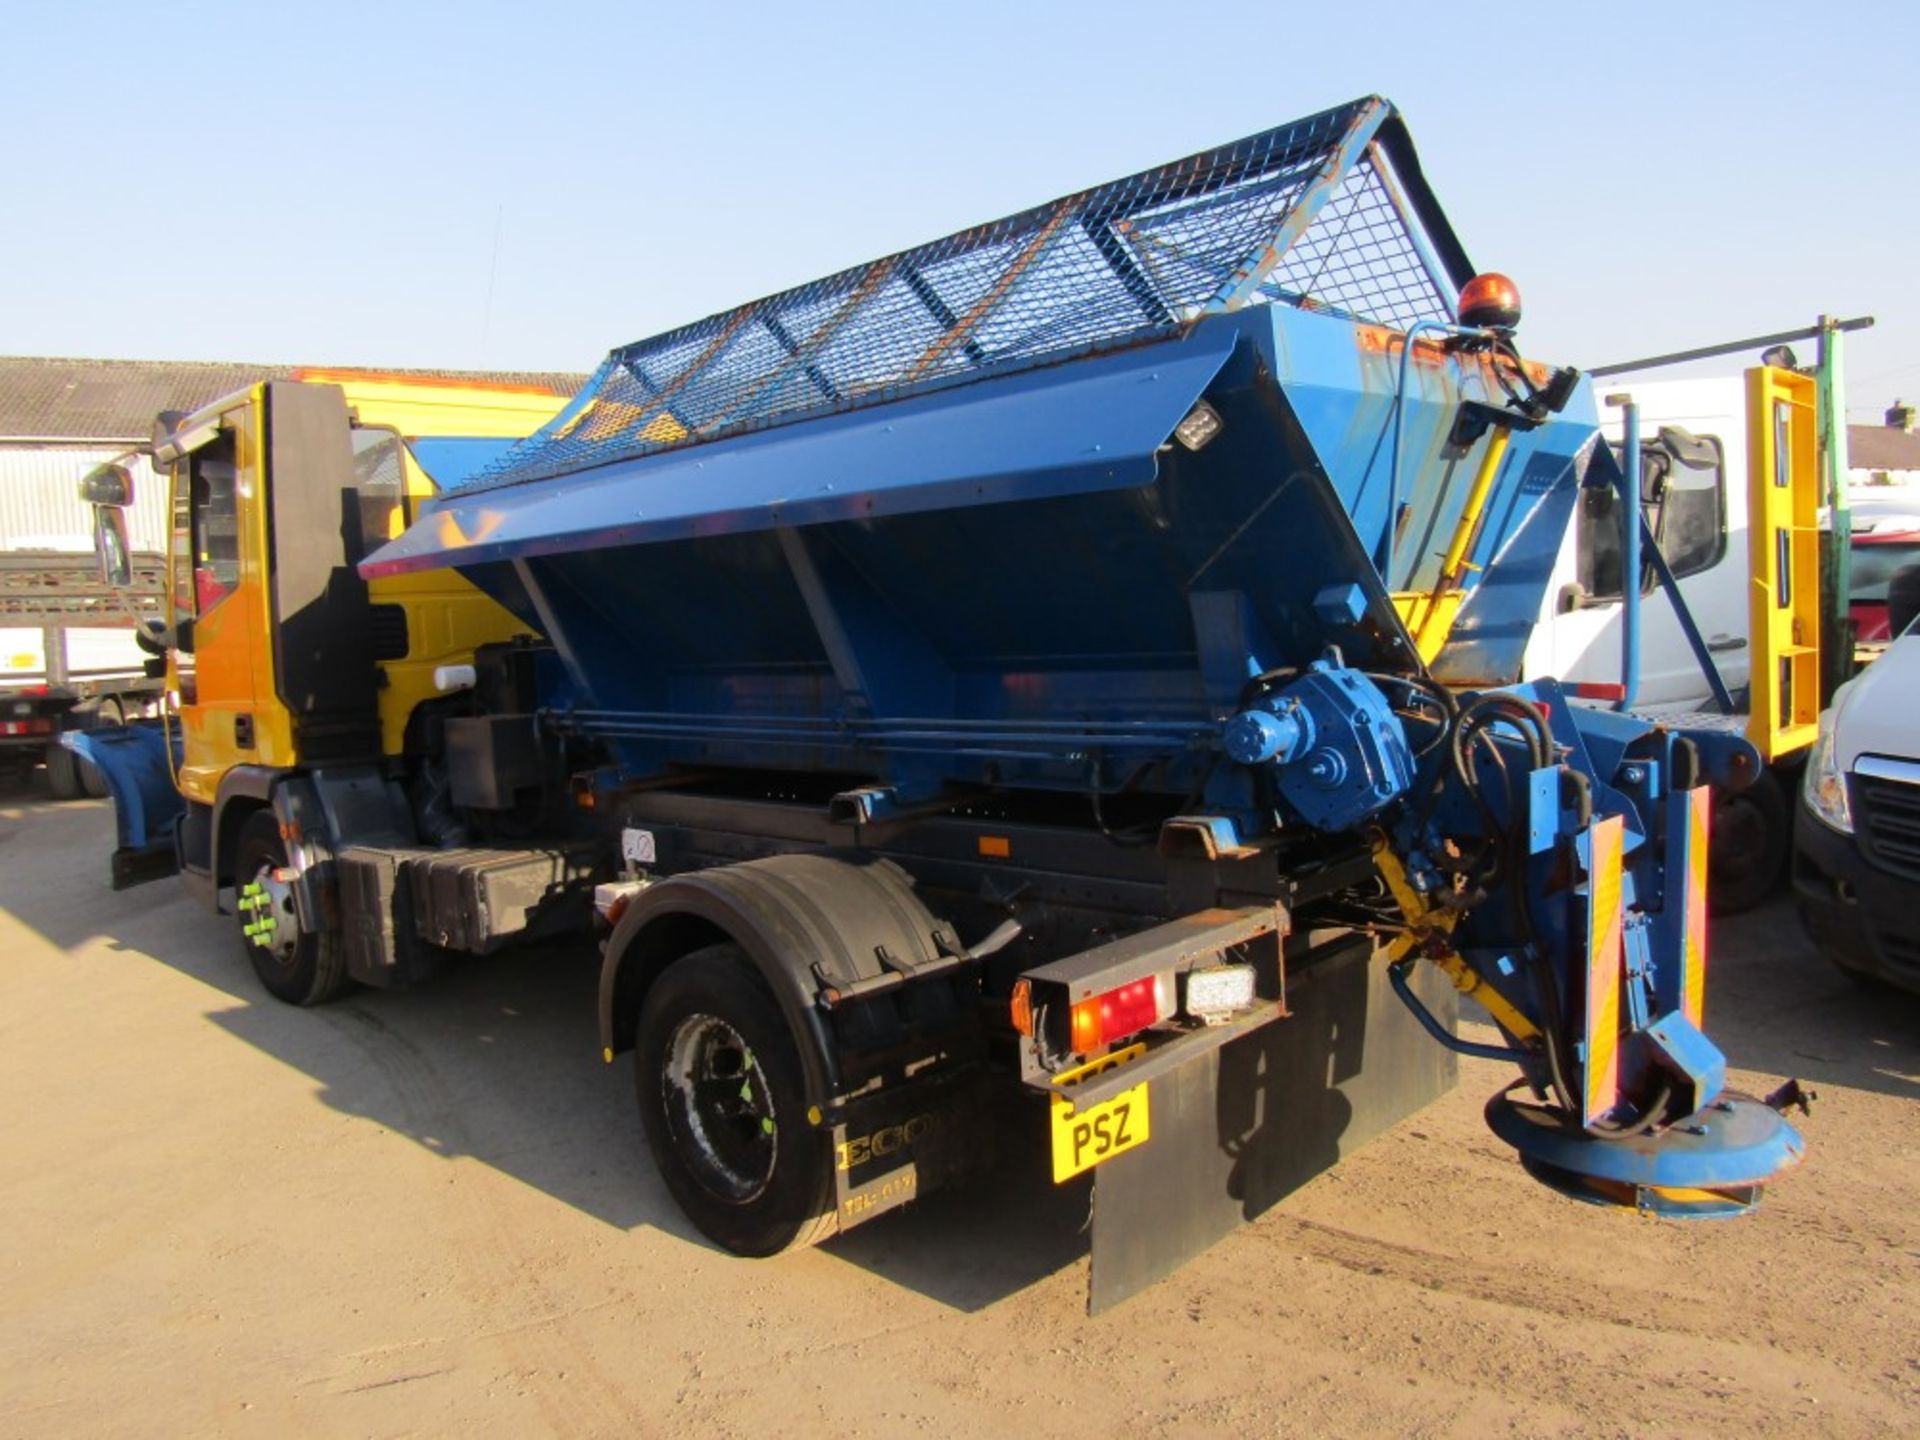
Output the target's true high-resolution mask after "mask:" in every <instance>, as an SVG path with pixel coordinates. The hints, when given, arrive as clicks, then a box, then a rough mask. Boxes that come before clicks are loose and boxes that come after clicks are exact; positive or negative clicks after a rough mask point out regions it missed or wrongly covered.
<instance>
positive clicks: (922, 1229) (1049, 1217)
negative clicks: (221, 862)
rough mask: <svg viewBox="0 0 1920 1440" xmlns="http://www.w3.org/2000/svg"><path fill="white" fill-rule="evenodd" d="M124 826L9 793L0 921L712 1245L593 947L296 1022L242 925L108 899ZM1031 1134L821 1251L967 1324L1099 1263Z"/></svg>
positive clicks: (564, 1194) (448, 1143)
mask: <svg viewBox="0 0 1920 1440" xmlns="http://www.w3.org/2000/svg"><path fill="white" fill-rule="evenodd" d="M112 823H113V821H112V814H111V811H110V810H109V809H108V807H107V806H106V805H105V804H104V803H103V802H97V801H94V802H86V801H83V802H78V803H73V804H54V803H49V802H48V801H47V800H46V798H45V790H44V787H35V786H33V785H31V784H29V785H27V786H25V787H21V786H13V787H9V788H8V789H6V790H4V791H0V909H4V910H6V911H8V912H10V913H11V914H13V915H14V916H15V917H16V918H18V919H19V920H20V921H21V922H22V923H24V924H25V925H27V926H29V927H31V928H32V929H33V930H35V931H36V932H38V933H39V934H40V935H41V936H43V937H44V938H45V939H46V940H47V941H48V942H50V943H51V944H52V945H54V946H56V947H58V948H59V949H60V950H63V951H70V950H73V949H75V948H77V947H80V946H83V945H87V944H89V943H92V944H96V945H97V944H100V943H102V942H104V944H105V945H106V946H107V947H108V948H109V949H111V950H115V951H120V952H124V953H125V954H126V956H127V957H128V959H129V961H132V962H135V963H140V964H147V963H157V964H160V965H164V966H166V967H168V968H169V969H171V970H173V971H175V972H177V973H179V974H181V975H184V976H186V977H188V978H190V979H192V980H194V981H196V982H198V983H199V984H201V985H204V986H206V987H207V988H208V989H209V990H210V991H212V992H215V993H213V994H211V995H209V996H208V997H206V1000H205V1001H204V1002H203V1003H204V1008H205V1010H206V1014H207V1018H208V1020H210V1021H211V1022H212V1023H213V1024H214V1025H215V1026H217V1027H219V1029H220V1030H222V1031H224V1032H225V1033H226V1034H228V1035H230V1036H232V1037H233V1038H235V1039H237V1040H240V1041H243V1042H245V1043H246V1044H248V1045H250V1046H252V1047H254V1048H255V1049H257V1050H260V1051H261V1052H263V1053H265V1054H268V1055H271V1056H272V1057H274V1058H275V1059H276V1060H279V1061H280V1062H282V1063H283V1064H286V1065H289V1066H291V1067H293V1068H294V1069H295V1070H297V1071H299V1072H300V1073H301V1074H303V1075H305V1076H307V1077H309V1078H310V1079H311V1080H312V1082H313V1084H314V1087H315V1096H316V1098H317V1099H319V1100H320V1101H321V1102H322V1103H324V1104H326V1105H328V1106H330V1107H332V1108H333V1109H335V1110H338V1111H340V1112H342V1113H344V1114H348V1115H353V1116H356V1117H359V1118H361V1119H365V1120H368V1121H371V1122H373V1123H375V1124H377V1125H380V1126H382V1127H384V1128H386V1129H388V1130H390V1131H392V1132H394V1133H395V1134H398V1135H403V1136H406V1137H407V1138H408V1139H410V1140H412V1141H413V1142H414V1143H416V1144H418V1145H420V1146H421V1147H423V1148H425V1149H427V1150H429V1151H431V1152H432V1153H434V1154H436V1155H439V1156H443V1157H445V1158H447V1159H449V1160H452V1159H456V1158H462V1157H464V1158H467V1159H470V1160H474V1161H478V1162H479V1163H481V1164H483V1165H486V1166H489V1167H490V1168H492V1169H494V1170H496V1171H498V1172H500V1173H501V1174H503V1175H507V1176H511V1177H512V1178H513V1179H515V1180H518V1181H520V1182H521V1183H523V1184H525V1185H527V1186H529V1187H532V1188H533V1189H535V1190H538V1191H540V1192H542V1193H543V1194H546V1195H548V1196H550V1197H551V1198H552V1199H554V1200H555V1201H557V1202H559V1203H560V1204H562V1205H566V1206H569V1207H571V1208H573V1209H575V1210H578V1211H580V1212H582V1213H583V1214H586V1215H589V1216H591V1217H593V1218H594V1219H596V1220H598V1221H600V1222H602V1223H604V1224H607V1225H610V1226H614V1227H616V1228H618V1229H621V1230H632V1229H635V1228H637V1227H640V1226H647V1227H651V1228H653V1229H656V1230H659V1231H662V1232H664V1233H666V1234H669V1235H672V1236H673V1237H675V1238H676V1239H678V1240H681V1241H684V1242H686V1243H687V1244H690V1245H698V1246H700V1247H702V1248H709V1249H710V1248H712V1246H711V1244H710V1242H708V1241H707V1240H706V1239H705V1237H703V1236H702V1235H701V1234H700V1233H699V1232H698V1231H697V1230H695V1229H694V1228H693V1227H692V1225H690V1224H689V1223H688V1222H687V1221H686V1219H685V1218H684V1217H683V1216H682V1214H681V1212H680V1210H679V1208H678V1207H677V1206H676V1205H675V1204H674V1202H673V1200H672V1198H671V1196H670V1195H669V1194H668V1193H667V1190H666V1187H665V1186H664V1184H663V1183H662V1182H661V1180H660V1178H659V1175H658V1173H657V1171H656V1170H655V1168H654V1165H653V1161H652V1159H651V1157H650V1156H649V1155H648V1154H647V1151H646V1146H645V1141H644V1139H643V1138H642V1134H641V1130H640V1122H639V1116H638V1114H637V1109H636V1104H635V1100H634V1094H633V1078H632V1069H631V1065H630V1063H629V1061H628V1059H627V1057H624V1056H623V1057H621V1058H620V1059H619V1061H618V1062H617V1063H616V1064H614V1065H611V1066H609V1065H606V1064H604V1063H603V1062H602V1060H601V1058H600V1052H599V1046H600V1040H599V1032H598V1026H597V1021H596V1018H595V1005H596V1000H597V995H598V986H599V965H600V960H599V956H598V954H597V953H596V948H595V947H594V946H593V945H591V944H589V943H575V944H571V945H549V946H538V947H526V948H524V949H520V950H516V951H508V952H505V953H502V954H500V955H495V956H488V957H481V958H471V959H462V960H460V961H459V962H458V963H454V964H449V965H448V966H446V967H445V968H444V969H443V970H442V971H441V972H440V973H439V974H437V975H436V976H434V977H433V979H432V980H431V981H429V982H428V983H426V984H425V985H422V986H421V987H419V988H417V989H414V990H410V991H400V992H378V991H365V990H363V991H358V992H354V993H352V994H349V995H348V996H346V997H343V998H342V999H341V1000H339V1001H337V1002H335V1003H334V1004H331V1005H327V1006H322V1007H317V1008H315V1009H311V1010H301V1009H297V1008H294V1007H291V1006H287V1005H283V1004H280V1003H279V1002H277V1001H274V1000H272V999H270V998H268V997H267V995H266V994H265V992H264V991H263V990H261V989H260V987H259V985H258V983H257V981H256V980H255V978H254V975H253V972H252V970H251V969H250V968H249V966H248V964H247V962H246V959H245V957H244V954H243V953H242V950H241V948H240V943H239V940H238V937H237V936H236V935H235V934H234V930H233V925H234V922H233V920H232V919H231V917H225V916H217V915H213V914H210V913H208V912H206V911H204V910H202V909H200V908H199V907H198V906H197V905H195V904H194V903H193V902H192V901H191V900H190V899H189V898H188V897H186V896H185V895H184V894H182V893H181V892H180V890H179V889H178V887H177V885H176V883H175V882H173V881H171V880H160V881H157V882H155V883H153V884H150V885H145V886H141V887H139V888H136V889H133V890H127V891H120V892H115V891H113V890H111V889H109V888H108V881H107V862H106V857H107V854H108V852H109V850H110V849H111V847H112V839H111V835H112ZM29 846H30V847H32V848H33V849H34V850H35V851H36V852H39V853H40V854H42V855H49V854H57V855H59V856H61V857H63V858H66V859H67V860H68V861H69V863H68V864H67V865H66V866H65V868H64V869H63V870H62V871H61V873H62V874H63V876H64V879H63V880H62V882H61V883H59V884H57V885H55V884H48V883H46V880H45V876H46V874H47V872H48V871H50V870H52V869H54V868H56V866H55V865H54V864H52V863H44V862H43V863H36V864H34V865H32V866H25V865H20V864H17V863H13V862H14V857H15V856H17V855H18V854H20V853H21V849H22V847H29ZM1018 1128H1019V1129H1021V1130H1026V1131H1031V1132H1032V1133H1031V1135H1030V1136H1028V1137H1027V1138H1029V1139H1031V1140H1032V1141H1033V1143H1032V1144H1031V1145H1020V1144H1009V1145H1007V1146H1005V1147H1003V1152H1004V1153H1003V1155H1002V1162H1001V1164H1000V1165H999V1166H998V1167H997V1168H996V1169H995V1170H994V1171H993V1172H992V1173H990V1174H988V1175H985V1176H982V1177H980V1178H979V1179H978V1180H976V1181H974V1182H972V1183H971V1184H969V1185H967V1186H965V1187H962V1188H958V1189H955V1190H953V1191H949V1192H944V1193H940V1194H936V1195H932V1196H929V1197H928V1198H927V1199H926V1200H924V1201H921V1202H919V1203H918V1204H916V1205H913V1206H910V1207H908V1208H907V1209H905V1210H901V1211H896V1212H894V1213H892V1214H889V1215H886V1216H883V1217H881V1218H879V1219H877V1220H875V1221H873V1222H872V1223H870V1224H868V1225H865V1226H862V1227H861V1228H859V1229H857V1230H854V1231H852V1232H850V1233H849V1234H847V1235H844V1236H841V1237H838V1238H836V1239H834V1240H831V1241H829V1242H827V1243H826V1245H825V1246H823V1247H822V1248H823V1249H824V1250H825V1252H826V1253H828V1254H832V1255H836V1256H838V1257H839V1258H841V1259H843V1260H845V1261H846V1262H847V1263H849V1264H852V1265H855V1266H857V1267H859V1268H861V1269H863V1270H867V1271H871V1272H872V1273H874V1274H876V1275H878V1276H881V1277H882V1278H884V1279H886V1280H888V1281H890V1282H891V1283H894V1284H898V1285H900V1286H902V1287H903V1288H906V1289H910V1290H913V1291H916V1292H918V1293H921V1294H924V1295H926V1296H927V1297H928V1298H930V1299H933V1300H935V1301H937V1302H939V1303H942V1304H945V1305H948V1306H951V1307H954V1308H956V1309H962V1310H974V1309H979V1308H983V1307H985V1306H987V1305H991V1304H993V1303H994V1302H995V1301H997V1300H1000V1299H1003V1298H1005V1297H1006V1296H1008V1295H1011V1294H1014V1293H1015V1292H1017V1291H1019V1290H1022V1289H1025V1288H1026V1287H1028V1286H1030V1285H1032V1284H1034V1283H1035V1282H1037V1281H1039V1280H1041V1279H1043V1278H1045V1277H1046V1276H1048V1275H1051V1274H1053V1273H1055V1272H1057V1271H1059V1270H1060V1269H1062V1268H1064V1267H1067V1266H1070V1265H1072V1264H1073V1263H1074V1262H1075V1261H1076V1260H1077V1259H1078V1258H1080V1257H1081V1256H1083V1255H1084V1254H1085V1253H1086V1237H1085V1235H1084V1233H1083V1226H1084V1223H1085V1221H1086V1218H1087V1211H1088V1196H1087V1187H1086V1186H1085V1185H1069V1186H1065V1187H1059V1188H1056V1187H1055V1186H1053V1185H1052V1184H1051V1183H1050V1178H1049V1177H1048V1176H1047V1174H1046V1170H1045V1167H1046V1164H1047V1160H1046V1154H1045V1151H1044V1148H1043V1146H1044V1134H1045V1131H1044V1117H1041V1118H1039V1119H1038V1120H1037V1121H1036V1123H1034V1124H1031V1125H1027V1126H1023V1127H1018ZM1013 1133H1014V1132H1013V1131H1012V1130H1011V1129H1010V1132H1009V1134H1010V1138H1011V1136H1012V1135H1013Z"/></svg>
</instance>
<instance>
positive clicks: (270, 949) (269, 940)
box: [234, 865, 300, 968]
mask: <svg viewBox="0 0 1920 1440" xmlns="http://www.w3.org/2000/svg"><path fill="white" fill-rule="evenodd" d="M276 870H277V867H276V866H272V865H262V866H261V867H260V868H259V870H257V871H256V872H255V873H254V877H253V879H251V880H249V881H246V882H244V883H243V884H242V885H241V886H240V889H239V891H238V893H237V894H236V895H235V897H234V908H235V909H236V910H237V911H238V912H239V915H240V938H241V939H243V940H245V941H246V942H247V945H248V946H249V947H250V948H251V949H253V950H256V951H258V952H260V953H261V954H263V955H265V956H266V958H267V959H269V960H271V961H273V963H274V964H276V965H279V966H281V967H283V968H284V967H286V966H290V965H291V964H292V963H293V952H294V949H295V947H296V946H298V945H299V943H300V917H299V916H298V915H297V914H296V913H295V912H294V908H293V886H292V884H291V883H290V882H288V881H284V880H281V879H279V878H278V876H277V874H276Z"/></svg>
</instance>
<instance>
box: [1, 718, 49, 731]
mask: <svg viewBox="0 0 1920 1440" xmlns="http://www.w3.org/2000/svg"><path fill="white" fill-rule="evenodd" d="M52 733H53V722H52V721H51V720H0V735H50V734H52Z"/></svg>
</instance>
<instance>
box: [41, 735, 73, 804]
mask: <svg viewBox="0 0 1920 1440" xmlns="http://www.w3.org/2000/svg"><path fill="white" fill-rule="evenodd" d="M46 761H47V789H48V790H49V791H50V792H51V793H52V795H53V798H54V799H56V800H78V799H79V798H80V757H79V756H78V755H76V754H74V753H73V751H71V750H69V749H67V747H66V746H64V745H62V744H61V743H60V742H59V741H58V740H54V741H51V742H49V743H48V745H47V754H46Z"/></svg>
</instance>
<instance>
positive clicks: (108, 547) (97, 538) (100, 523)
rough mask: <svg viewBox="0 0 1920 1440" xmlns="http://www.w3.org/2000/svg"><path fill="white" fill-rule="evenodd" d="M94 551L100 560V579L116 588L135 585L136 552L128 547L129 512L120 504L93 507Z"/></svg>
mask: <svg viewBox="0 0 1920 1440" xmlns="http://www.w3.org/2000/svg"><path fill="white" fill-rule="evenodd" d="M93 553H94V554H95V555H96V556H98V557H99V560H100V579H101V582H102V583H103V584H107V585H111V586H112V587H113V588H114V589H116V590H125V589H126V588H127V587H128V586H130V585H132V584H133V554H132V551H131V550H130V549H129V548H128V546H127V512H126V511H124V510H122V509H121V508H120V507H119V506H118V505H106V504H100V505H95V506H94V507H93Z"/></svg>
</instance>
